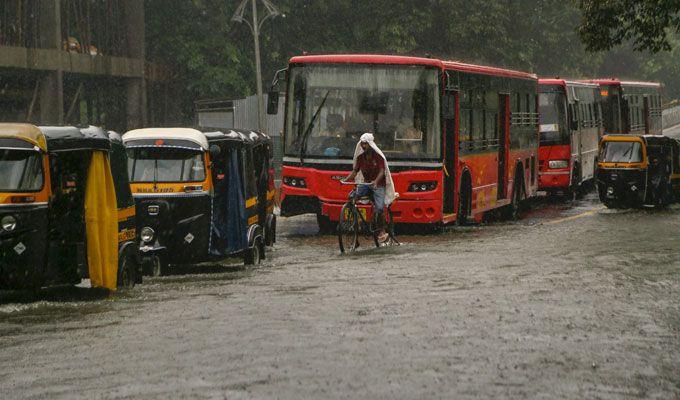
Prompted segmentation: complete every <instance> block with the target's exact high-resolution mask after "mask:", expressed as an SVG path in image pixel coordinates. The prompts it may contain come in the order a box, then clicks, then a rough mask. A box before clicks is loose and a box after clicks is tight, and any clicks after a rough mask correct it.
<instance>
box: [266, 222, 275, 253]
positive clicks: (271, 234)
mask: <svg viewBox="0 0 680 400" xmlns="http://www.w3.org/2000/svg"><path fill="white" fill-rule="evenodd" d="M274 243H276V215H272V216H271V218H270V219H269V224H268V226H267V230H266V231H265V245H267V246H269V247H271V246H273V245H274Z"/></svg>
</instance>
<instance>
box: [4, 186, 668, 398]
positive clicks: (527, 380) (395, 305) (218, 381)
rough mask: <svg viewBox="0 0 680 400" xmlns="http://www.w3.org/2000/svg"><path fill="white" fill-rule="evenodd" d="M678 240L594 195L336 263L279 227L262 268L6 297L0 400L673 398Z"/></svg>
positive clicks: (662, 222)
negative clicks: (110, 292)
mask: <svg viewBox="0 0 680 400" xmlns="http://www.w3.org/2000/svg"><path fill="white" fill-rule="evenodd" d="M678 232H680V206H677V205H676V206H673V207H671V208H668V209H663V210H653V209H644V210H624V211H611V210H607V209H604V208H602V206H601V205H600V204H599V202H598V201H597V199H596V196H595V194H594V193H592V192H591V193H590V194H588V195H586V196H585V197H584V198H583V199H581V200H577V201H575V202H574V203H571V202H564V201H560V200H546V199H542V200H540V201H537V202H534V204H533V205H532V206H531V210H529V211H528V212H527V213H526V215H525V216H524V218H523V219H522V220H520V221H518V222H507V221H496V222H490V223H488V224H485V225H483V226H473V227H465V228H452V229H447V230H445V231H444V232H443V233H440V234H436V235H432V234H428V235H414V234H412V235H408V234H403V233H402V234H400V235H399V239H400V240H401V241H402V242H403V244H402V245H401V246H399V247H390V248H381V249H371V248H370V246H369V245H368V242H367V241H365V242H364V243H365V245H364V247H363V248H361V249H360V251H359V252H358V253H356V254H353V255H349V256H342V255H340V254H339V252H338V247H337V239H336V238H335V237H334V236H317V235H316V221H315V219H314V218H313V217H308V216H305V217H296V218H289V219H281V220H280V226H279V242H278V243H277V245H276V247H275V249H274V250H273V251H272V252H271V253H270V254H269V258H268V259H267V260H266V262H264V263H263V264H262V265H261V266H259V267H257V268H244V267H242V266H239V265H238V264H237V263H236V262H235V264H233V265H209V266H199V267H187V268H182V269H181V270H180V271H178V272H181V273H182V274H179V273H178V274H174V275H170V276H166V277H161V278H153V279H147V280H146V281H145V283H144V284H143V285H140V286H137V287H135V288H134V289H133V290H131V291H129V292H127V293H119V294H116V295H115V296H112V297H106V296H105V295H104V294H102V293H100V292H96V291H92V290H89V289H84V288H55V289H50V290H45V291H42V292H40V293H38V294H15V293H3V294H2V295H1V296H0V365H1V366H2V368H1V369H0V393H2V396H1V397H2V398H3V399H13V398H28V399H39V398H69V399H71V398H87V399H90V398H151V399H166V398H219V399H223V398H227V399H239V398H284V399H298V398H496V397H504V398H525V397H529V398H539V397H540V398H572V399H581V398H601V399H618V398H663V399H667V398H678V397H680V373H678V371H680V252H679V251H678V248H679V243H680V234H678Z"/></svg>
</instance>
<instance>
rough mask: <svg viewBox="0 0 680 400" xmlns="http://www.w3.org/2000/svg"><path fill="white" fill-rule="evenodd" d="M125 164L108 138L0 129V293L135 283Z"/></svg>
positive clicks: (82, 130)
mask: <svg viewBox="0 0 680 400" xmlns="http://www.w3.org/2000/svg"><path fill="white" fill-rule="evenodd" d="M126 167H127V159H126V154H125V150H124V147H123V145H122V141H121V139H120V136H119V135H117V134H116V133H113V132H109V133H107V132H106V131H104V130H102V129H100V128H97V127H93V126H89V127H75V126H40V127H37V126H33V125H29V124H0V171H2V173H0V288H2V289H27V288H38V287H40V286H44V285H57V284H75V283H80V281H81V279H82V278H89V279H90V281H91V284H92V286H93V287H104V288H108V289H110V290H116V289H117V288H119V287H131V286H134V284H135V283H136V282H139V281H140V279H141V273H140V272H141V270H140V267H139V258H138V256H137V251H138V240H137V235H136V231H135V226H134V218H135V209H134V200H133V199H132V195H131V192H130V189H129V181H128V178H127V169H126Z"/></svg>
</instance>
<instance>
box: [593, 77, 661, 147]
mask: <svg viewBox="0 0 680 400" xmlns="http://www.w3.org/2000/svg"><path fill="white" fill-rule="evenodd" d="M588 82H592V83H596V84H598V85H600V94H601V96H602V113H603V115H604V130H605V134H633V135H661V134H662V132H663V124H662V112H663V108H662V105H661V89H662V86H661V84H660V83H656V82H633V81H621V80H619V79H613V78H609V79H593V80H589V81H588Z"/></svg>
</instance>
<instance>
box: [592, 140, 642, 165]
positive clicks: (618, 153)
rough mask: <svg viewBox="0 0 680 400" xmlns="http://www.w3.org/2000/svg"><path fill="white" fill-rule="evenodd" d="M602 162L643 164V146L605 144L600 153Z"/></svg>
mask: <svg viewBox="0 0 680 400" xmlns="http://www.w3.org/2000/svg"><path fill="white" fill-rule="evenodd" d="M600 161H602V162H611V163H637V162H642V146H641V144H640V142H604V143H603V144H602V150H601V152H600Z"/></svg>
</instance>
